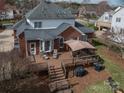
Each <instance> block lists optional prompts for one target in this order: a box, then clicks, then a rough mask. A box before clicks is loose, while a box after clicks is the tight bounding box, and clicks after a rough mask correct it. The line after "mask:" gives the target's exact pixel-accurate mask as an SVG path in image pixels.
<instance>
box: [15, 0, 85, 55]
mask: <svg viewBox="0 0 124 93" xmlns="http://www.w3.org/2000/svg"><path fill="white" fill-rule="evenodd" d="M14 30H15V34H16V36H17V38H18V40H19V47H20V52H21V53H22V55H23V56H30V55H32V54H34V55H38V54H40V53H41V52H43V53H50V52H52V51H53V50H54V49H57V50H58V51H62V50H64V49H65V45H64V41H67V40H70V39H78V40H86V35H85V34H84V33H83V31H81V30H80V29H78V28H77V27H75V18H74V17H73V15H72V14H71V12H70V11H67V10H64V9H63V8H61V7H58V6H57V5H55V4H53V3H50V2H47V1H44V0H42V1H41V3H40V4H39V5H38V6H36V7H35V8H34V9H32V10H31V11H30V12H28V13H27V14H26V15H25V17H24V18H23V19H22V20H21V21H19V22H18V23H16V24H15V26H14Z"/></svg>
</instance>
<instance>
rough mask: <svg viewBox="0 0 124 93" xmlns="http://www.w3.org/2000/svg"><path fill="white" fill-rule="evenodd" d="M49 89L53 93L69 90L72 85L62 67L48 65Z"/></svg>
mask: <svg viewBox="0 0 124 93" xmlns="http://www.w3.org/2000/svg"><path fill="white" fill-rule="evenodd" d="M48 73H49V79H50V83H49V88H50V91H51V92H55V91H60V90H63V89H69V87H70V85H69V83H68V80H67V79H66V77H65V73H64V70H63V68H62V65H61V64H60V65H59V66H56V65H51V64H48Z"/></svg>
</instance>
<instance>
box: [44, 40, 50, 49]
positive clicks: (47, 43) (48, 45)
mask: <svg viewBox="0 0 124 93" xmlns="http://www.w3.org/2000/svg"><path fill="white" fill-rule="evenodd" d="M49 50H50V41H45V51H49Z"/></svg>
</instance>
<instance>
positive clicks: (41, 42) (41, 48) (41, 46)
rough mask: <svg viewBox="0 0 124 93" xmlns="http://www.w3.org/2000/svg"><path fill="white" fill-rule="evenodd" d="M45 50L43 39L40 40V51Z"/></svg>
mask: <svg viewBox="0 0 124 93" xmlns="http://www.w3.org/2000/svg"><path fill="white" fill-rule="evenodd" d="M41 51H43V41H40V52H41Z"/></svg>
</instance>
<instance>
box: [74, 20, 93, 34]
mask: <svg viewBox="0 0 124 93" xmlns="http://www.w3.org/2000/svg"><path fill="white" fill-rule="evenodd" d="M75 27H77V28H78V29H79V30H80V31H81V32H83V33H84V34H88V33H93V32H95V31H94V30H92V29H90V28H88V27H86V26H84V25H82V24H81V23H79V22H75Z"/></svg>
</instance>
